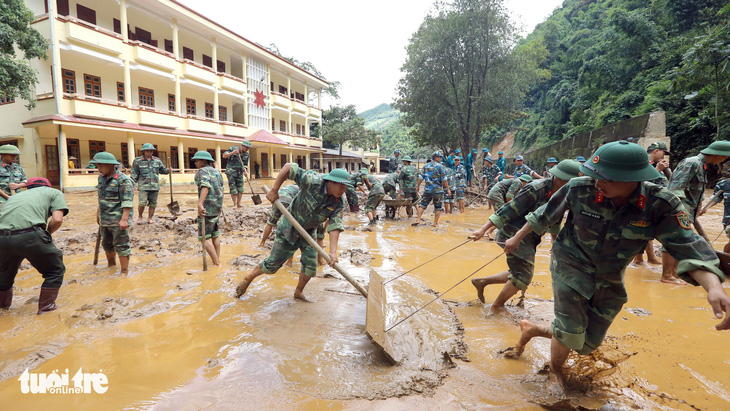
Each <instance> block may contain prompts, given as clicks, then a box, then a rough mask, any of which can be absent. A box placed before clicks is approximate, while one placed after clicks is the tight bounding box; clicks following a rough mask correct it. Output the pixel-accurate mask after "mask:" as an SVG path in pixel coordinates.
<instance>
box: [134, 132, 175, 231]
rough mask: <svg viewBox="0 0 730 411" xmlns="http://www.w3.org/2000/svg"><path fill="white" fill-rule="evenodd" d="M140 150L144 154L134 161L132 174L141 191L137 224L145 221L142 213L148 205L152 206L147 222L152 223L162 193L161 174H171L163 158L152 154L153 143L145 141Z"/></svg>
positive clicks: (138, 189) (153, 149)
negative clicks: (163, 162)
mask: <svg viewBox="0 0 730 411" xmlns="http://www.w3.org/2000/svg"><path fill="white" fill-rule="evenodd" d="M140 151H142V155H141V156H139V157H137V158H135V159H134V161H133V162H132V175H131V176H130V177H131V178H132V181H134V182H135V184H137V191H138V192H139V203H138V204H137V205H138V212H139V220H138V221H137V224H142V223H143V220H142V214H143V213H144V208H145V207H146V206H149V207H150V210H149V212H148V213H147V224H152V217H153V216H154V215H155V207H157V198H158V197H159V194H160V174H170V170H168V169H167V168H165V165H164V164H162V160H160V159H159V158H157V157H155V156H153V155H152V153H153V152H154V151H155V146H153V145H152V144H150V143H144V144H143V145H142V149H141V150H140Z"/></svg>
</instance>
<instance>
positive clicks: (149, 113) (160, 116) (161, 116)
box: [138, 107, 181, 129]
mask: <svg viewBox="0 0 730 411" xmlns="http://www.w3.org/2000/svg"><path fill="white" fill-rule="evenodd" d="M138 113H139V124H145V125H148V126H154V127H164V128H173V129H174V128H180V124H181V121H180V118H179V117H178V116H177V115H176V114H174V113H172V114H169V112H159V111H154V110H152V109H148V108H145V107H139V111H138Z"/></svg>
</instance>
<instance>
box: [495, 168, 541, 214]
mask: <svg viewBox="0 0 730 411" xmlns="http://www.w3.org/2000/svg"><path fill="white" fill-rule="evenodd" d="M530 182H532V177H530V176H528V175H527V174H523V175H521V176H520V177H519V178H508V179H506V180H502V181H500V182H499V183H497V184H495V185H494V187H492V189H491V190H489V194H487V198H488V199H489V204H490V205H491V206H492V207H493V208H494V211H497V210H499V209H500V208H502V206H503V205H505V203H507V202H508V201H511V200H512V199H513V198H514V197H515V195H517V192H518V191H520V189H521V188H522V187H524V186H525V184H527V183H530Z"/></svg>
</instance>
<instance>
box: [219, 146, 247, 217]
mask: <svg viewBox="0 0 730 411" xmlns="http://www.w3.org/2000/svg"><path fill="white" fill-rule="evenodd" d="M250 149H251V142H250V141H248V140H243V141H242V142H241V144H240V145H237V146H231V148H229V149H228V150H226V152H225V153H223V154H222V157H223V158H225V159H228V162H227V163H226V176H228V187H229V188H230V190H231V199H233V207H235V208H241V207H243V206H242V205H241V198H243V183H244V181H243V179H244V174H248V160H249V157H250V154H249V152H248V151H249V150H250Z"/></svg>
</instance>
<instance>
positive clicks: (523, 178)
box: [517, 174, 532, 183]
mask: <svg viewBox="0 0 730 411" xmlns="http://www.w3.org/2000/svg"><path fill="white" fill-rule="evenodd" d="M517 178H519V179H520V180H522V181H524V182H525V183H531V182H532V176H528V175H527V174H523V175H521V176H519V177H517Z"/></svg>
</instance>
